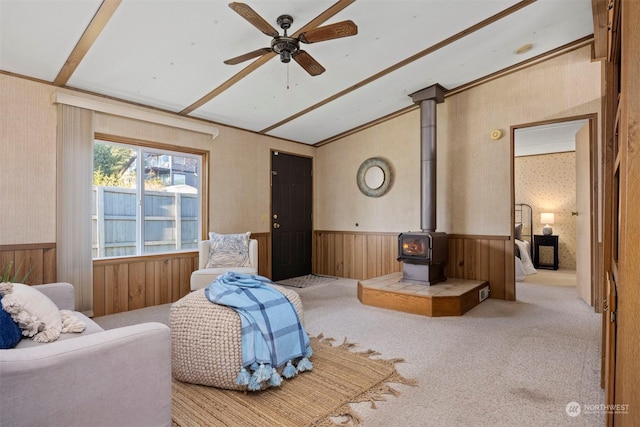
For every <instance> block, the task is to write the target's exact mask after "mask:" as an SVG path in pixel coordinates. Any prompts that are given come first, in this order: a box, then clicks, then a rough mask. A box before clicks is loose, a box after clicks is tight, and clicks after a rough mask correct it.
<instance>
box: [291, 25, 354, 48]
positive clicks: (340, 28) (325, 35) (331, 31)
mask: <svg viewBox="0 0 640 427" xmlns="http://www.w3.org/2000/svg"><path fill="white" fill-rule="evenodd" d="M356 34H358V26H357V25H356V24H355V23H354V22H353V21H342V22H336V23H335V24H329V25H325V26H323V27H318V28H314V29H313V30H309V31H307V32H304V33H302V34H300V36H299V37H298V39H299V40H300V41H301V42H302V43H316V42H323V41H325V40H332V39H338V38H340V37H349V36H355V35H356Z"/></svg>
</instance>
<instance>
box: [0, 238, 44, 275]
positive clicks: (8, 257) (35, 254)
mask: <svg viewBox="0 0 640 427" xmlns="http://www.w3.org/2000/svg"><path fill="white" fill-rule="evenodd" d="M9 263H12V264H13V268H12V274H13V272H14V271H15V268H16V267H17V266H20V271H18V276H23V275H24V274H25V273H26V272H27V271H28V272H29V275H28V276H27V279H26V280H25V282H26V283H27V284H28V285H41V284H43V283H53V282H56V281H57V266H56V244H55V243H29V244H23V245H0V270H2V271H4V268H5V266H6V265H8V264H9Z"/></svg>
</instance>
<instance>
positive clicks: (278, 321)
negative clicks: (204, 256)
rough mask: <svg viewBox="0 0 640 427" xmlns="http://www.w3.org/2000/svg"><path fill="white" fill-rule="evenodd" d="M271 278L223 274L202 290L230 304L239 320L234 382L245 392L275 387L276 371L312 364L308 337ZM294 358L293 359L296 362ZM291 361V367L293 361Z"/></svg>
mask: <svg viewBox="0 0 640 427" xmlns="http://www.w3.org/2000/svg"><path fill="white" fill-rule="evenodd" d="M271 283H273V282H271V280H269V279H267V278H266V277H263V276H258V275H254V274H240V273H233V272H229V273H226V274H223V275H221V276H218V278H217V279H216V280H215V281H214V282H212V283H211V284H210V285H209V286H207V287H206V288H205V290H204V293H205V295H206V297H207V298H208V299H209V301H211V302H213V303H216V304H221V305H226V306H228V307H231V308H233V309H234V310H235V311H236V312H237V313H238V315H239V316H240V320H241V324H242V367H241V369H240V374H239V375H238V380H237V383H238V384H239V385H247V386H248V389H249V390H252V391H255V390H261V389H262V388H263V386H278V385H280V383H281V382H282V377H281V376H280V374H279V373H278V371H277V369H278V368H280V367H283V366H284V369H282V374H283V376H284V377H286V378H291V377H293V376H295V375H296V374H297V372H302V371H306V370H311V369H312V368H313V366H312V364H311V362H310V361H309V359H308V357H310V356H311V347H310V345H309V336H308V335H307V333H306V331H305V330H304V327H303V326H302V324H301V323H300V319H299V318H298V313H297V312H296V309H295V307H294V306H293V304H291V302H290V301H289V300H288V299H287V298H286V297H285V296H284V295H282V293H280V292H278V291H277V290H275V289H274V288H272V287H271V286H269V284H271ZM297 359H299V360H297ZM296 361H297V366H295V365H294V364H293V362H296Z"/></svg>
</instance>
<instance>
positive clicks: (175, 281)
mask: <svg viewBox="0 0 640 427" xmlns="http://www.w3.org/2000/svg"><path fill="white" fill-rule="evenodd" d="M170 263H171V279H170V280H171V282H170V285H169V288H170V289H171V300H170V301H169V302H173V301H177V300H179V299H180V298H181V295H180V259H179V258H173V259H172V260H171V261H170Z"/></svg>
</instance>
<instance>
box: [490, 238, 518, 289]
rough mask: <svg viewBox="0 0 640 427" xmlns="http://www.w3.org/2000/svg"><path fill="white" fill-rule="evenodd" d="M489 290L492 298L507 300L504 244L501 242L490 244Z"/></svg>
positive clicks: (494, 241) (495, 241) (496, 241)
mask: <svg viewBox="0 0 640 427" xmlns="http://www.w3.org/2000/svg"><path fill="white" fill-rule="evenodd" d="M514 262H515V259H514ZM489 290H490V291H491V292H490V293H489V296H490V297H491V298H497V299H505V255H504V242H503V241H500V240H491V241H490V242H489Z"/></svg>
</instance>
